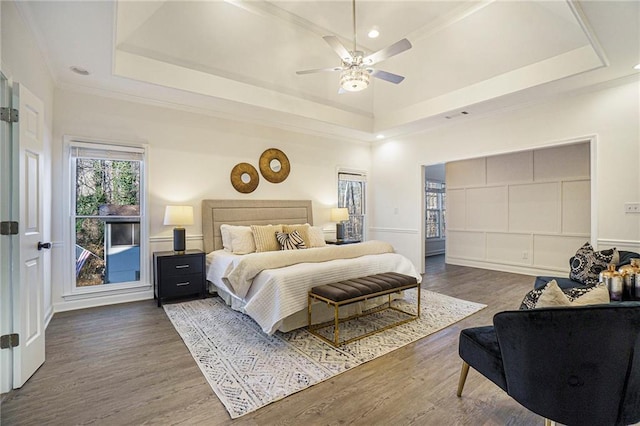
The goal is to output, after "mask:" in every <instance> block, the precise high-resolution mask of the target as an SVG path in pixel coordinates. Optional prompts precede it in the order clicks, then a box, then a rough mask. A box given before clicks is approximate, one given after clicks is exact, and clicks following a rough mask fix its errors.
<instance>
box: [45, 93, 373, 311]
mask: <svg viewBox="0 0 640 426" xmlns="http://www.w3.org/2000/svg"><path fill="white" fill-rule="evenodd" d="M55 111H56V116H55V120H54V136H53V141H54V148H53V154H54V156H53V161H54V179H53V180H54V182H55V184H54V188H53V211H54V216H53V223H54V235H53V239H54V240H55V241H56V242H57V243H59V244H58V246H59V249H57V250H55V251H54V265H56V267H54V270H53V282H54V283H55V284H54V289H53V291H54V293H53V300H54V305H55V309H56V311H59V310H65V309H69V308H72V307H73V308H76V307H79V306H80V305H78V303H77V302H74V303H71V302H68V301H65V299H64V298H63V297H62V282H63V277H64V274H63V272H62V270H61V269H60V267H59V266H58V265H61V264H62V262H61V259H62V256H63V250H68V244H69V241H68V238H67V239H66V240H65V238H66V236H65V235H63V232H62V229H63V226H62V225H63V223H64V220H65V218H64V217H63V214H64V207H63V205H62V201H61V200H62V199H63V197H62V194H63V192H62V191H63V189H64V185H65V184H66V183H65V182H63V181H62V176H63V173H62V171H63V167H66V164H67V163H66V159H65V158H63V148H62V140H63V137H64V136H65V135H69V136H81V137H88V138H92V139H105V140H121V141H134V142H135V141H140V142H145V143H147V144H149V147H150V148H149V165H148V166H149V216H148V217H149V219H150V232H149V235H150V239H151V252H153V251H157V250H168V249H171V247H172V242H171V241H172V240H171V235H172V227H168V226H163V225H162V220H163V215H164V207H165V205H167V204H171V203H180V204H187V205H193V206H194V213H195V224H194V225H193V226H189V227H187V239H188V242H187V245H188V248H201V247H202V227H201V223H200V207H201V206H200V202H201V200H202V199H208V198H219V199H227V198H231V199H311V200H312V201H313V206H314V212H313V215H314V222H315V224H316V225H324V224H328V222H329V209H330V208H331V207H335V205H336V203H337V168H338V167H345V168H352V169H358V170H369V169H370V147H369V146H368V145H365V144H361V143H349V142H346V141H343V140H336V139H327V138H323V137H315V136H309V135H303V134H299V133H294V132H290V131H284V130H278V129H274V128H270V127H265V126H260V125H255V124H246V123H240V122H236V121H231V120H227V119H221V118H216V117H212V116H207V115H201V114H196V113H193V112H186V111H179V110H175V109H169V108H163V107H159V106H151V105H145V104H140V103H135V102H130V101H127V100H121V99H115V98H112V97H111V98H107V97H101V96H95V95H92V94H84V93H79V92H73V91H68V90H58V91H56V98H55ZM268 148H278V149H280V150H282V151H283V152H284V153H285V154H286V155H287V157H288V158H289V161H290V163H291V172H290V174H289V177H288V178H287V179H286V180H285V181H284V182H282V183H279V184H272V183H269V182H267V181H266V180H265V179H260V184H259V186H258V188H257V189H256V190H255V191H254V192H253V193H251V194H241V193H239V192H237V191H235V189H233V187H232V186H231V182H230V180H229V174H230V172H231V169H232V168H233V166H234V165H236V164H237V163H240V162H248V163H250V164H253V165H254V166H255V167H256V168H258V159H259V157H260V154H261V153H262V152H263V151H264V150H266V149H268ZM328 227H330V228H331V229H335V225H334V224H328ZM118 300H121V299H118ZM114 301H116V300H114ZM82 303H83V304H84V305H90V304H92V303H101V302H99V301H91V300H84V301H82Z"/></svg>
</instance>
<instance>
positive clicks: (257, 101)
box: [25, 0, 640, 140]
mask: <svg viewBox="0 0 640 426" xmlns="http://www.w3.org/2000/svg"><path fill="white" fill-rule="evenodd" d="M27 3H28V6H25V10H27V12H28V13H29V15H30V17H31V19H32V22H34V23H35V24H36V26H38V27H39V29H38V31H39V32H40V35H41V40H43V44H45V45H46V47H45V50H46V51H48V52H49V53H52V52H56V50H57V49H59V47H58V45H57V44H56V42H55V41H51V38H52V37H62V38H64V37H70V36H71V35H70V34H69V33H70V32H72V31H74V28H75V29H76V31H77V27H78V26H79V24H77V23H76V24H73V23H71V22H72V21H70V20H69V18H64V17H63V13H61V12H62V11H65V10H66V12H67V13H70V15H67V16H74V17H78V18H79V19H82V15H83V14H86V16H87V19H88V20H89V21H91V20H93V21H96V20H98V19H99V17H98V15H99V14H100V13H110V14H111V16H112V21H111V26H110V28H109V26H108V25H105V23H104V22H103V23H102V24H101V25H102V26H103V31H105V32H107V31H109V32H110V34H107V35H108V36H110V40H109V39H105V38H104V37H103V38H99V37H98V38H97V39H93V40H92V38H91V37H89V38H88V39H87V40H86V41H83V40H82V39H76V40H75V42H74V45H73V46H71V50H72V51H73V49H76V50H77V51H78V53H82V52H84V54H85V55H89V56H90V55H101V56H107V59H106V60H105V59H104V58H103V59H102V61H101V60H99V59H95V60H93V61H92V60H91V57H89V58H88V60H86V63H83V62H82V60H81V58H77V59H76V61H77V62H74V63H64V64H61V63H58V62H59V61H58V60H57V59H53V58H52V57H54V58H55V55H51V56H50V57H49V60H50V63H52V68H53V69H54V73H55V74H56V75H57V76H58V79H59V80H63V81H67V74H68V72H67V71H66V70H67V69H68V67H69V66H71V65H79V66H84V67H87V68H92V69H91V71H92V75H91V76H89V78H88V79H85V80H84V82H82V83H81V84H83V85H92V84H96V85H100V86H101V87H103V88H106V89H109V88H111V89H115V90H117V91H120V92H126V93H131V92H132V90H133V91H137V93H138V94H140V95H141V96H144V97H157V98H161V99H164V100H169V101H171V102H174V103H182V104H188V105H192V106H197V107H200V108H209V109H217V110H220V111H224V112H225V113H226V114H229V115H230V116H237V117H239V118H243V117H253V119H255V120H259V121H265V122H270V123H273V124H276V125H277V124H281V125H284V126H290V127H293V128H299V129H310V130H316V131H324V132H329V133H333V134H341V135H342V136H345V137H358V138H359V139H368V140H371V139H372V138H373V136H374V135H375V134H376V133H379V132H385V133H390V134H393V133H402V132H406V131H413V130H416V129H419V128H422V127H424V126H427V125H433V124H436V123H438V122H441V120H446V117H451V116H459V115H460V112H461V111H463V110H465V111H468V112H470V113H471V114H474V113H483V112H487V111H490V110H492V109H495V108H502V107H504V106H505V105H507V104H513V103H521V102H525V101H527V99H528V98H531V96H532V95H533V93H532V90H534V89H536V88H538V89H539V88H543V87H548V89H547V90H548V91H549V90H550V89H549V88H551V89H552V88H553V84H555V85H556V86H557V90H562V89H563V87H564V86H566V87H569V88H571V87H573V88H575V87H576V86H579V85H584V84H594V83H597V82H599V81H602V80H607V79H611V78H612V76H613V74H612V73H609V74H606V73H600V74H601V76H600V77H595V76H594V77H593V78H591V79H589V78H582V82H580V78H576V81H575V83H574V84H573V85H572V84H564V85H563V84H562V83H561V82H565V83H566V82H567V80H570V78H571V77H573V76H578V77H579V76H583V75H585V74H587V73H589V72H593V71H594V70H599V69H603V68H607V67H608V68H612V67H610V65H611V64H610V58H609V56H610V53H609V52H608V51H607V48H610V49H614V51H613V52H612V53H613V55H612V56H613V57H614V58H615V59H616V61H617V60H618V59H619V57H623V56H624V57H625V58H627V59H626V60H628V61H640V57H637V56H640V54H638V52H639V51H640V49H639V47H638V45H639V44H640V42H639V41H638V13H639V8H638V4H637V2H619V3H618V2H585V3H574V2H566V1H561V0H556V1H483V2H478V1H460V2H456V1H406V2H405V1H378V0H370V1H368V0H362V1H357V2H356V11H357V14H356V17H357V41H358V44H357V48H358V49H359V50H363V51H364V52H365V54H367V53H372V52H375V51H377V50H379V49H382V48H384V47H386V46H388V45H390V44H392V43H394V42H396V41H398V40H400V39H401V38H405V37H406V38H407V39H409V40H410V42H411V43H412V45H413V47H412V48H411V49H409V50H407V51H406V52H403V53H401V54H399V55H397V56H394V57H392V58H390V59H388V60H386V61H383V62H381V63H380V64H378V65H376V68H378V69H382V70H385V71H389V72H393V73H396V74H400V75H403V76H405V77H406V78H405V80H404V81H403V82H402V83H400V84H399V85H394V84H391V83H388V82H386V81H383V80H379V79H372V83H371V84H370V85H369V87H368V88H367V89H365V90H364V91H362V92H356V93H344V94H339V93H338V88H339V76H340V73H339V72H326V73H318V74H308V75H297V74H296V71H297V70H305V69H312V68H324V67H333V66H339V65H340V59H339V58H338V56H337V55H336V53H335V52H334V51H333V50H332V49H331V48H330V47H329V45H327V44H326V43H325V41H324V40H323V39H322V36H324V35H335V36H337V37H338V38H339V39H340V40H341V41H342V43H343V44H344V45H345V46H347V48H348V49H350V50H351V49H352V48H353V47H352V46H353V34H352V32H353V29H352V15H351V6H352V5H351V2H350V1H345V0H340V1H270V2H266V1H245V0H229V1H155V2H130V1H119V2H117V3H112V2H86V3H85V4H82V2H78V3H76V2H27ZM634 14H635V16H634ZM51 16H58V17H59V22H58V21H56V22H57V24H56V23H53V24H52V23H51V22H41V20H43V19H44V18H45V17H49V18H50V17H51ZM78 18H76V19H78ZM65 19H66V20H68V21H69V22H68V23H67V26H66V27H64V28H58V29H59V30H61V31H62V32H63V34H60V32H59V33H58V34H57V35H53V33H52V32H53V31H55V30H56V25H57V26H59V27H62V22H61V21H63V20H65ZM616 19H617V20H619V19H623V21H622V22H620V21H618V22H617V25H618V27H619V28H618V31H617V32H616V31H615V28H611V26H612V25H613V23H614V22H615V20H616ZM80 26H81V24H80ZM374 27H375V28H377V29H378V30H379V31H380V36H379V37H378V38H376V39H371V38H369V37H367V32H368V31H369V30H370V29H371V28H374ZM621 28H623V29H621ZM598 29H599V31H598ZM49 33H51V34H49ZM613 33H616V34H617V35H616V36H614V35H612V34H613ZM634 36H635V39H634V38H633V37H634ZM615 37H618V39H619V40H614V38H615ZM602 41H604V42H605V43H602ZM91 42H93V43H102V44H105V43H107V42H109V43H110V45H109V46H104V47H106V48H104V47H103V46H102V45H101V44H97V45H94V46H95V47H97V49H94V50H93V53H91V52H92V50H91V44H90V43H91ZM601 43H602V44H601ZM85 44H86V46H84V45H85ZM616 48H617V49H619V50H620V51H621V52H625V53H624V54H623V53H621V52H617V51H615V49H616ZM634 48H635V54H636V58H633V55H634V52H633V50H634ZM65 56H66V57H67V58H64V59H66V60H71V59H72V57H73V54H69V52H66V53H64V54H61V57H60V59H63V57H65ZM78 56H79V55H78ZM105 62H106V63H108V65H109V69H104V63H105ZM92 63H95V66H96V68H93V66H92ZM632 66H633V63H631V64H628V65H627V64H625V67H626V68H623V66H622V64H620V69H619V70H618V71H617V74H616V75H615V76H614V77H613V78H619V77H621V76H624V75H629V74H633V69H632V68H631V67H632ZM623 69H626V71H623ZM63 70H64V71H63ZM71 79H73V80H71ZM68 81H69V82H71V81H73V82H76V81H81V80H78V78H77V77H70V79H69V80H68ZM153 88H155V90H153ZM542 91H544V90H542Z"/></svg>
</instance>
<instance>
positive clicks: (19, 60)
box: [0, 1, 54, 392]
mask: <svg viewBox="0 0 640 426" xmlns="http://www.w3.org/2000/svg"><path fill="white" fill-rule="evenodd" d="M0 9H1V10H2V13H1V14H0V15H1V16H0V19H1V24H0V34H1V44H2V48H1V52H2V56H1V63H0V67H1V68H2V72H3V73H4V74H5V75H6V76H7V78H8V79H9V80H10V81H11V80H12V81H13V82H19V83H20V84H23V85H24V86H25V87H27V88H28V89H29V90H30V91H31V92H32V93H34V94H35V95H36V96H37V97H39V98H40V99H41V100H42V101H43V102H44V109H45V111H44V126H45V127H44V153H45V161H44V171H43V174H44V176H43V177H42V180H43V182H51V162H50V161H49V159H50V157H51V155H50V153H51V132H52V131H51V129H52V122H53V93H54V82H53V79H52V77H51V75H50V74H49V72H48V68H47V65H46V62H45V60H44V57H43V56H42V53H41V52H40V50H39V48H38V45H37V42H36V40H35V38H34V36H33V34H32V33H31V32H30V31H29V29H28V26H27V24H26V22H25V21H24V19H23V17H22V16H21V15H20V13H19V11H18V9H17V7H16V5H15V3H14V2H11V1H2V2H0ZM50 203H51V190H50V188H48V187H45V188H44V204H45V206H48V205H50ZM50 234H51V223H50V221H48V220H45V222H44V229H43V236H44V237H45V238H46V240H45V241H47V240H48V237H49V236H50ZM42 260H43V263H44V266H45V271H47V270H48V268H50V262H51V259H50V254H49V253H48V252H47V251H46V250H45V251H44V253H43V259H42ZM1 290H2V293H1V294H0V296H1V297H0V301H1V302H0V303H1V304H2V309H1V311H2V316H1V318H0V323H1V324H2V326H1V327H0V331H1V332H2V334H5V333H7V332H10V330H12V327H13V326H12V321H11V311H10V309H9V301H10V299H11V297H10V292H9V287H8V283H6V282H3V283H2V288H1ZM43 298H44V299H43V302H44V309H45V312H44V315H45V322H47V323H48V321H49V320H50V319H51V315H52V314H53V311H52V301H51V275H50V274H48V273H46V272H45V277H44V295H43ZM8 351H10V350H9V349H3V350H2V352H3V356H2V362H1V365H0V373H2V374H1V376H2V378H1V379H0V391H2V392H6V391H8V390H9V389H11V383H10V380H11V376H10V374H7V373H8V372H10V371H11V365H10V360H9V359H8V357H5V356H4V354H5V353H7V352H8Z"/></svg>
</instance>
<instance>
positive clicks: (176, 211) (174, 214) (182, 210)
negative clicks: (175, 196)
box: [164, 206, 193, 226]
mask: <svg viewBox="0 0 640 426" xmlns="http://www.w3.org/2000/svg"><path fill="white" fill-rule="evenodd" d="M164 224H165V225H177V226H184V225H193V207H192V206H167V207H166V209H165V210H164Z"/></svg>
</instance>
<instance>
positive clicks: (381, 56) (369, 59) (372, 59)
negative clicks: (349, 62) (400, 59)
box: [362, 38, 411, 65]
mask: <svg viewBox="0 0 640 426" xmlns="http://www.w3.org/2000/svg"><path fill="white" fill-rule="evenodd" d="M409 49H411V43H410V42H409V40H407V39H406V38H403V39H402V40H400V41H397V42H395V43H393V44H392V45H391V46H387V47H385V48H384V49H382V50H378V51H377V52H375V53H372V54H371V55H369V56H366V57H365V58H364V59H363V60H362V63H363V64H365V65H373V64H377V63H378V62H380V61H384V60H385V59H389V58H390V57H392V56H395V55H397V54H398V53H402V52H404V51H405V50H409Z"/></svg>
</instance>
